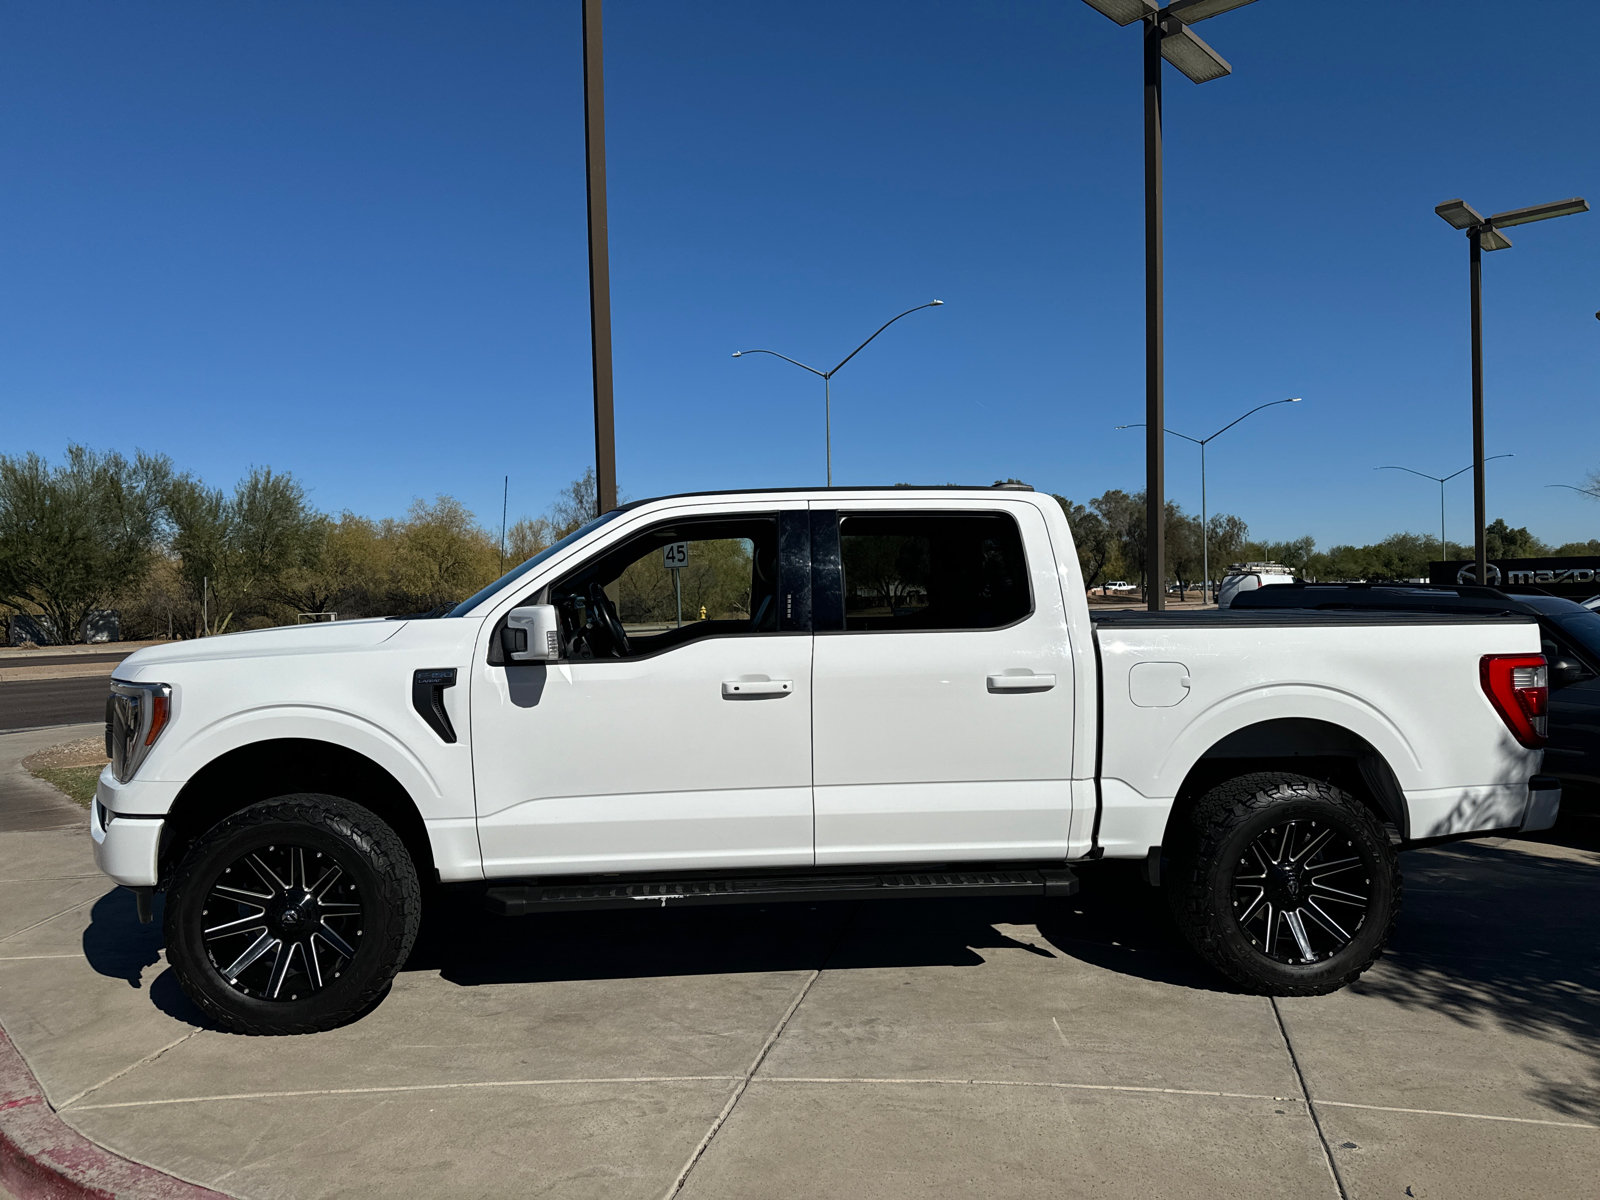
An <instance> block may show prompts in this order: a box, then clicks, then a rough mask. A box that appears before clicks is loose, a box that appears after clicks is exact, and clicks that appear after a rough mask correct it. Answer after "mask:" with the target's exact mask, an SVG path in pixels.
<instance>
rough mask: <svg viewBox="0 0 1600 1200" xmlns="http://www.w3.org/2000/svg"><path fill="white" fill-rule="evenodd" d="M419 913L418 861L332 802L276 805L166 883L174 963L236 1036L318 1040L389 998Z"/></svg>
mask: <svg viewBox="0 0 1600 1200" xmlns="http://www.w3.org/2000/svg"><path fill="white" fill-rule="evenodd" d="M421 909H422V905H421V893H420V890H419V887H418V884H417V873H416V869H415V868H414V867H413V865H412V862H411V858H410V856H409V855H408V854H407V853H406V849H405V846H404V845H403V844H402V843H401V841H400V838H399V837H398V836H397V835H396V834H395V832H394V831H393V830H392V829H390V828H389V826H388V825H386V824H384V822H383V821H381V820H379V819H378V817H376V816H375V815H373V814H372V813H371V812H369V811H368V810H367V809H364V808H362V807H360V806H359V805H356V804H352V803H350V802H349V801H348V800H342V799H340V798H338V797H336V796H322V795H315V794H311V793H304V794H299V795H290V796H279V797H277V798H276V799H273V800H265V801H262V802H261V803H259V804H252V805H251V806H250V807H249V808H246V809H242V810H241V811H239V812H236V813H234V814H233V815H232V816H230V817H228V818H227V819H226V820H224V821H222V822H220V823H219V824H218V825H216V826H215V827H214V828H212V829H211V830H209V831H208V832H207V833H206V834H204V835H203V836H202V837H201V838H200V840H199V841H198V842H196V843H195V845H194V847H193V848H192V849H191V850H190V851H189V853H188V854H187V855H186V856H185V857H184V860H183V862H182V863H181V864H180V865H179V867H178V869H177V871H176V872H175V873H174V874H173V877H172V882H171V883H170V884H169V885H168V888H167V905H166V926H165V933H166V942H167V960H168V961H169V962H170V963H171V964H172V967H173V969H174V970H175V971H176V972H177V973H178V979H179V981H180V982H181V983H182V984H183V989H184V991H185V992H187V993H188V994H189V997H190V999H192V1000H193V1001H194V1002H195V1003H196V1004H198V1005H199V1006H200V1007H201V1008H202V1009H203V1010H204V1011H205V1012H206V1013H207V1015H209V1016H211V1017H214V1018H215V1019H216V1020H218V1021H221V1022H222V1023H224V1024H226V1025H229V1026H231V1027H232V1028H234V1029H237V1030H239V1031H240V1032H241V1033H255V1034H279V1033H313V1032H316V1031H317V1030H322V1029H331V1028H333V1027H334V1026H336V1025H340V1024H343V1023H344V1022H346V1021H349V1020H351V1019H352V1018H354V1017H357V1016H359V1015H360V1014H361V1013H363V1012H365V1011H366V1010H367V1009H368V1008H370V1007H371V1006H372V1005H373V1004H374V1003H376V1002H377V1001H378V1000H379V999H380V998H381V997H382V996H383V994H384V991H385V990H386V989H387V988H388V986H389V982H390V981H391V980H392V979H393V978H394V976H395V972H397V971H398V970H399V969H400V967H401V965H402V964H404V962H405V960H406V956H407V955H408V954H410V952H411V945H412V942H414V941H415V940H416V935H417V926H418V924H419V921H420V918H421Z"/></svg>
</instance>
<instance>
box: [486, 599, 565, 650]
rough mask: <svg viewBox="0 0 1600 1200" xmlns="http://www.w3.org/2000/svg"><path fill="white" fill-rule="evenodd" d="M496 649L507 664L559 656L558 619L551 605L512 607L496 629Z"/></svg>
mask: <svg viewBox="0 0 1600 1200" xmlns="http://www.w3.org/2000/svg"><path fill="white" fill-rule="evenodd" d="M500 649H501V650H503V651H504V652H505V656H506V661H507V662H511V663H533V662H556V661H557V660H558V659H560V657H561V621H560V618H559V617H558V616H557V615H556V607H555V605H553V604H528V605H525V606H523V607H522V608H513V609H512V610H511V613H510V615H508V616H507V617H506V623H505V625H504V626H502V627H501V629H500Z"/></svg>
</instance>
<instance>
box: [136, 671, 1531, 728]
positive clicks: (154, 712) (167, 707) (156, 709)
mask: <svg viewBox="0 0 1600 1200" xmlns="http://www.w3.org/2000/svg"><path fill="white" fill-rule="evenodd" d="M1539 661H1540V662H1543V661H1544V659H1542V658H1541V659H1540V660H1539ZM1540 711H1543V710H1540ZM171 715H172V700H171V698H170V697H167V696H151V697H150V732H149V733H147V734H145V735H144V744H145V745H146V746H154V745H155V744H156V739H157V738H158V737H160V736H161V731H162V730H163V729H165V728H166V727H167V718H168V717H169V716H171Z"/></svg>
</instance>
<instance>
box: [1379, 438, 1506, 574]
mask: <svg viewBox="0 0 1600 1200" xmlns="http://www.w3.org/2000/svg"><path fill="white" fill-rule="evenodd" d="M1515 457H1516V455H1515V454H1491V455H1490V456H1489V457H1488V458H1486V459H1484V460H1483V461H1484V462H1493V461H1494V460H1495V459H1497V458H1515ZM1474 465H1476V464H1469V465H1468V466H1465V467H1462V468H1461V470H1459V471H1452V472H1451V473H1450V474H1448V475H1443V476H1441V475H1429V474H1428V473H1427V472H1426V471H1412V470H1411V468H1410V467H1373V468H1372V469H1373V470H1374V471H1407V472H1409V473H1410V474H1412V475H1420V476H1422V478H1424V479H1431V480H1433V481H1434V482H1435V483H1437V484H1438V485H1439V558H1440V559H1441V560H1444V559H1448V558H1449V557H1450V551H1449V549H1448V547H1449V543H1448V542H1446V541H1445V540H1444V485H1445V484H1447V483H1449V482H1450V481H1451V480H1452V479H1454V478H1455V477H1456V476H1457V475H1465V474H1466V473H1467V472H1468V471H1470V470H1472V467H1473V466H1474ZM1480 528H1481V525H1480ZM1483 577H1484V572H1483V571H1482V570H1479V571H1478V573H1477V574H1476V575H1474V576H1473V578H1474V579H1482V578H1483Z"/></svg>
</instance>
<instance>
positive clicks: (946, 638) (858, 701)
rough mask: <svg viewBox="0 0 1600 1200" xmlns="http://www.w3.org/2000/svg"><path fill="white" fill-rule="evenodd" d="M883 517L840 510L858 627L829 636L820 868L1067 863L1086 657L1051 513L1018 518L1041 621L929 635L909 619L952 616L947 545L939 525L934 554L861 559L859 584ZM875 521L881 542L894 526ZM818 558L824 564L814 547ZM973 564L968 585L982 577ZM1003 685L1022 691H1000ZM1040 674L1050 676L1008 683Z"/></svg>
mask: <svg viewBox="0 0 1600 1200" xmlns="http://www.w3.org/2000/svg"><path fill="white" fill-rule="evenodd" d="M868 511H870V510H867V509H860V510H852V509H847V508H844V507H841V509H840V539H841V547H842V548H841V550H840V554H839V561H842V563H843V571H842V574H843V585H842V596H843V606H844V617H843V623H844V625H845V626H846V628H845V629H844V630H843V631H841V632H837V633H822V632H819V633H818V634H817V637H816V649H815V666H814V674H813V679H814V683H813V686H814V688H815V698H814V707H815V734H814V740H815V751H814V757H815V792H816V828H817V862H818V863H819V864H827V863H849V862H871V861H879V862H897V861H898V862H911V861H937V860H952V861H954V860H975V859H1006V858H1051V857H1057V856H1061V857H1064V856H1065V854H1066V848H1067V834H1068V825H1069V822H1070V817H1071V809H1072V798H1071V784H1070V779H1071V773H1072V771H1071V763H1072V695H1073V687H1072V658H1071V652H1070V644H1069V641H1068V637H1067V628H1066V611H1065V607H1064V605H1063V603H1062V598H1061V590H1060V585H1059V583H1058V582H1057V580H1056V577H1055V563H1054V557H1053V555H1051V554H1050V549H1049V541H1048V535H1047V533H1046V530H1045V527H1044V521H1043V518H1042V517H1041V516H1040V515H1039V513H1038V512H1037V510H1035V509H1033V508H1032V507H1031V506H1028V507H1024V506H1020V505H1019V506H1016V507H1015V508H1014V509H1011V510H1009V511H1010V513H1011V514H1013V517H1012V518H1008V519H1014V520H1015V521H1016V522H1017V523H1018V526H1019V529H1018V532H1019V533H1020V534H1021V535H1022V538H1023V544H1024V546H1025V548H1026V552H1027V564H1026V565H1022V566H1020V568H1019V569H1020V571H1021V572H1022V573H1023V586H1024V587H1027V588H1029V590H1030V591H1031V612H1029V613H1028V614H1027V615H1026V616H1024V617H1022V618H1021V619H1019V620H1016V621H1015V622H1014V623H1010V624H1007V625H1006V626H1005V627H1003V628H998V629H984V628H978V629H972V628H964V629H941V630H933V629H929V630H925V631H924V630H919V629H916V628H911V627H907V626H910V625H914V623H915V622H917V621H919V620H928V621H935V622H936V621H938V620H940V619H942V618H941V616H940V612H939V609H940V606H941V603H942V602H943V601H942V599H941V594H940V593H941V589H942V588H944V589H948V587H950V586H954V585H952V584H951V583H950V580H949V579H948V578H947V579H945V580H944V581H943V582H941V578H940V573H941V567H940V564H939V563H938V561H937V558H938V555H939V553H941V550H940V546H941V545H943V543H941V542H940V537H939V535H938V533H937V532H936V531H935V532H934V533H933V534H932V535H931V541H930V540H928V539H924V541H925V543H926V544H925V545H924V546H923V547H921V548H917V547H914V546H910V545H908V544H907V543H905V542H903V541H902V543H901V548H900V549H899V550H898V551H897V550H896V546H895V544H894V543H893V542H891V541H887V540H885V542H884V543H883V544H882V545H879V546H877V547H872V548H870V549H871V550H872V553H871V554H866V553H860V552H858V553H856V554H855V556H854V557H855V558H856V559H857V561H858V562H860V563H861V564H862V565H861V569H860V570H858V571H857V578H855V579H852V575H851V560H852V542H851V536H852V535H851V533H850V529H851V518H852V515H855V516H858V517H861V516H865V515H866V514H867V512H868ZM950 515H952V516H954V515H958V514H957V513H955V512H952V513H951V514H950ZM815 526H816V514H813V527H814V528H815ZM862 527H863V528H866V529H871V530H873V531H876V532H875V533H874V535H873V536H878V534H880V533H883V531H888V530H892V528H893V527H892V526H889V525H870V526H869V525H864V526H862ZM958 541H959V539H958ZM951 544H954V543H951ZM928 546H932V547H933V549H932V550H931V551H930V550H929V549H928ZM946 549H947V550H948V546H946ZM812 553H813V562H814V563H816V562H818V561H821V560H822V558H823V556H822V555H820V554H819V552H818V549H817V547H816V545H815V544H814V545H813V551H812ZM930 553H931V554H932V555H933V560H932V561H930V560H929V557H928V556H929V554H930ZM886 562H893V564H894V565H893V567H892V569H891V568H890V567H886V566H885V565H884V563H886ZM958 566H959V570H958V571H957V572H956V575H958V576H959V577H960V581H961V586H966V585H967V584H969V583H970V581H971V575H972V572H973V571H976V570H980V569H981V566H973V565H972V564H971V563H969V562H967V561H965V560H963V561H962V562H961V563H960V564H958ZM868 570H873V571H875V572H876V573H877V575H878V576H880V578H878V579H877V580H876V581H875V582H874V584H873V588H874V589H875V590H876V591H877V592H878V593H879V596H878V597H877V598H874V597H872V596H867V595H865V594H864V593H863V587H864V586H865V585H864V583H863V578H864V575H865V573H866V572H867V571H868ZM896 572H898V573H899V576H900V577H899V578H889V576H892V575H895V574H896ZM919 573H920V575H921V576H922V577H921V578H918V576H919ZM1029 585H1031V587H1030V586H1029ZM815 590H818V589H814V591H815ZM969 602H971V603H978V602H977V601H970V597H969V599H968V600H964V601H963V603H964V604H965V603H969ZM985 603H987V602H985ZM872 604H876V607H868V605H872ZM1001 607H1002V608H1003V605H1002V606H1001ZM852 608H854V611H855V614H856V615H855V616H852V615H851V612H852ZM995 611H996V612H997V613H1000V615H1008V614H1005V613H1003V612H1000V609H995ZM980 616H981V614H980ZM818 620H819V625H820V621H821V612H820V609H819V610H818ZM897 625H898V626H899V627H896V626H897ZM852 626H854V628H852ZM991 676H996V677H1001V678H1002V679H1004V680H1005V681H1007V682H1006V683H1005V684H1004V685H1003V686H999V687H995V686H991V684H990V677H991ZM1030 676H1031V677H1032V678H1034V679H1036V680H1037V682H1029V683H1027V684H1025V685H1022V686H1013V685H1012V684H1011V683H1010V682H1009V681H1011V680H1019V681H1020V680H1022V679H1025V678H1028V677H1030ZM1049 676H1053V677H1054V680H1053V683H1052V682H1051V681H1050V680H1048V679H1047V678H1045V677H1049Z"/></svg>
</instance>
